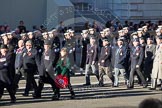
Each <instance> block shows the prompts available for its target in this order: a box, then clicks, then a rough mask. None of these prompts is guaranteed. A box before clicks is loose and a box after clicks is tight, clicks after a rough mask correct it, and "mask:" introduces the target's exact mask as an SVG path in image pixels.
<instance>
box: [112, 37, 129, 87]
mask: <svg viewBox="0 0 162 108" xmlns="http://www.w3.org/2000/svg"><path fill="white" fill-rule="evenodd" d="M126 54H127V48H126V47H125V46H124V42H123V39H122V38H118V40H117V47H116V50H115V63H114V72H115V75H114V76H115V81H114V87H118V86H119V77H118V76H119V73H121V74H122V75H123V77H124V79H125V82H127V81H128V77H127V74H126V71H125V65H124V64H125V59H126Z"/></svg>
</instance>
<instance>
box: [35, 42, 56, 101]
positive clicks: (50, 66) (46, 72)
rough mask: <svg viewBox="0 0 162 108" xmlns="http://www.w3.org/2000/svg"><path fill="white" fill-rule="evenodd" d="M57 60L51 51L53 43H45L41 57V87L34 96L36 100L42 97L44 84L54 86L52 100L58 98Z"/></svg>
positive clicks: (39, 86)
mask: <svg viewBox="0 0 162 108" xmlns="http://www.w3.org/2000/svg"><path fill="white" fill-rule="evenodd" d="M56 62H57V59H56V57H55V52H54V51H53V50H52V49H51V41H50V40H45V41H44V52H43V54H42V57H41V64H40V69H39V85H38V89H37V90H36V93H35V94H34V95H33V97H34V98H40V97H41V91H42V89H43V86H44V83H49V84H50V85H51V86H52V89H53V92H54V95H53V97H52V100H55V99H56V98H58V96H56V92H55V91H56V86H55V83H54V74H55V72H54V67H55V65H56Z"/></svg>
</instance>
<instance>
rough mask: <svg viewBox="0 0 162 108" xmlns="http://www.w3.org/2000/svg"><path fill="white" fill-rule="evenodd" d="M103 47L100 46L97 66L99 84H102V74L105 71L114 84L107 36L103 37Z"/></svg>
mask: <svg viewBox="0 0 162 108" xmlns="http://www.w3.org/2000/svg"><path fill="white" fill-rule="evenodd" d="M102 41H103V47H102V48H101V54H100V58H99V61H98V66H99V86H101V87H102V86H104V80H103V76H104V74H105V73H106V74H107V75H108V77H109V78H110V79H111V81H112V85H113V84H114V76H113V73H112V71H111V67H110V66H111V47H110V42H109V41H108V39H107V38H105V39H103V40H102Z"/></svg>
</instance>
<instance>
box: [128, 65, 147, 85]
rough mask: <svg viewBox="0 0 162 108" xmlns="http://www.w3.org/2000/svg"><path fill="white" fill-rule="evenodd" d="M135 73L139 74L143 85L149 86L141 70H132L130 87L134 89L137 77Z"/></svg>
mask: <svg viewBox="0 0 162 108" xmlns="http://www.w3.org/2000/svg"><path fill="white" fill-rule="evenodd" d="M135 72H137V75H138V76H139V78H140V80H141V81H142V83H143V84H147V82H146V80H145V78H144V76H143V74H142V72H141V70H140V68H135V67H134V68H132V69H131V71H130V75H129V86H130V87H134V75H135Z"/></svg>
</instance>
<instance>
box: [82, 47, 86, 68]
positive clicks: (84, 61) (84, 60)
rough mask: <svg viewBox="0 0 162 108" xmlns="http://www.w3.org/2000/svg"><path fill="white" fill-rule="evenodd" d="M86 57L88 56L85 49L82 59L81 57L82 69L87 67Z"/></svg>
mask: <svg viewBox="0 0 162 108" xmlns="http://www.w3.org/2000/svg"><path fill="white" fill-rule="evenodd" d="M86 55H87V50H85V49H83V50H82V57H81V64H80V67H81V68H85V65H86Z"/></svg>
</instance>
